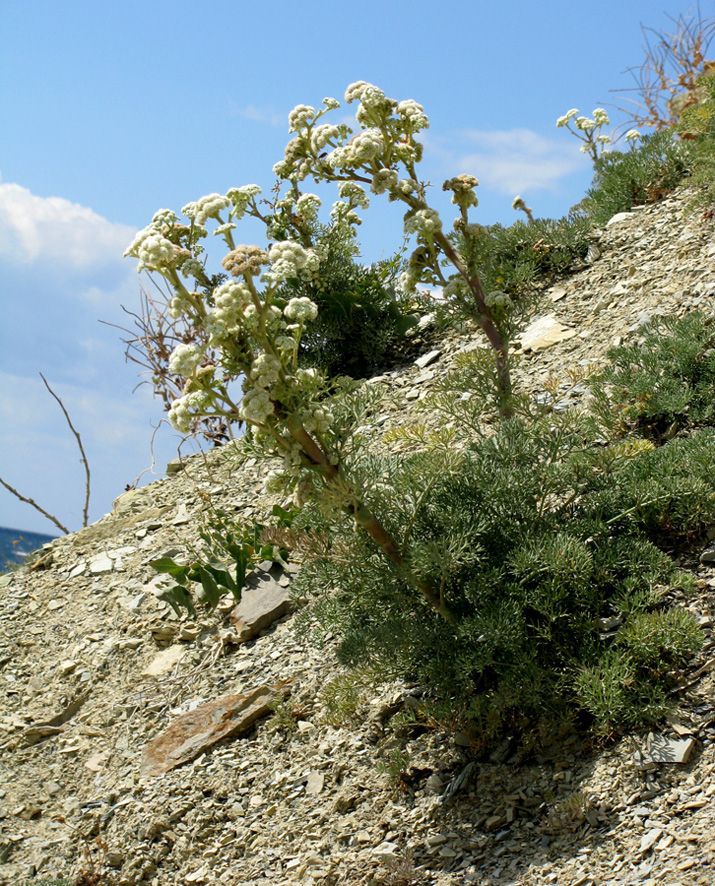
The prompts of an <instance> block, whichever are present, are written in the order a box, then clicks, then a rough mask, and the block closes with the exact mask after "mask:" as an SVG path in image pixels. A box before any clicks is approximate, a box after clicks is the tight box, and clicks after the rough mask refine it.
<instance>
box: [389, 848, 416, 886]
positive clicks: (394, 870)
mask: <svg viewBox="0 0 715 886" xmlns="http://www.w3.org/2000/svg"><path fill="white" fill-rule="evenodd" d="M385 869H386V872H387V878H386V879H385V880H384V881H383V882H384V883H385V884H386V886H412V884H415V883H418V882H419V880H418V873H417V871H416V869H415V859H414V856H413V854H412V852H410V851H409V850H408V851H407V852H406V853H405V854H404V856H402V858H393V859H390V860H388V861H386V862H385Z"/></svg>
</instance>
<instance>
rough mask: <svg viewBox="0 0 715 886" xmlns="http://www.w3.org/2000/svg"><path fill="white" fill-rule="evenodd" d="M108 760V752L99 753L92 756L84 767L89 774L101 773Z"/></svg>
mask: <svg viewBox="0 0 715 886" xmlns="http://www.w3.org/2000/svg"><path fill="white" fill-rule="evenodd" d="M108 759H109V751H101V752H100V753H99V754H92V756H91V757H90V758H89V760H87V762H86V763H85V764H84V765H85V768H87V769H89V771H90V772H101V771H102V769H103V768H104V764H105V763H106V762H107V760H108Z"/></svg>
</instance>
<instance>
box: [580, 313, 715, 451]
mask: <svg viewBox="0 0 715 886" xmlns="http://www.w3.org/2000/svg"><path fill="white" fill-rule="evenodd" d="M608 358H609V363H608V364H607V365H606V366H605V368H604V369H603V371H602V372H601V373H600V375H599V377H598V378H597V379H594V380H593V382H592V391H593V394H594V398H595V403H594V408H595V410H596V411H597V413H598V414H599V415H600V416H601V418H602V419H603V420H604V421H606V422H607V423H608V424H609V426H610V428H611V430H612V432H614V433H617V434H623V433H627V432H635V433H638V434H641V435H643V436H645V437H648V438H651V439H654V440H656V441H657V440H661V439H662V438H663V437H664V436H666V435H668V434H671V435H672V434H674V433H675V431H677V430H678V429H680V428H685V427H697V426H700V425H712V424H713V423H715V327H714V326H713V325H712V318H711V317H707V316H705V315H704V314H702V313H699V312H693V313H690V314H687V315H686V316H685V317H683V318H682V319H680V320H678V319H675V318H661V319H656V320H654V321H653V323H652V324H651V325H650V327H649V328H648V329H647V330H645V331H644V336H643V341H642V342H641V343H639V344H629V345H621V346H620V347H617V348H612V349H611V350H610V351H609V352H608ZM674 423H675V426H674Z"/></svg>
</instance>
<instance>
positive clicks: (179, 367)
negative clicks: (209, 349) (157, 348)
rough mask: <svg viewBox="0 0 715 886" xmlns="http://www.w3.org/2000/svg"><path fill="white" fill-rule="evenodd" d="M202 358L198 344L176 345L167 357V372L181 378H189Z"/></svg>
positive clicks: (202, 354)
mask: <svg viewBox="0 0 715 886" xmlns="http://www.w3.org/2000/svg"><path fill="white" fill-rule="evenodd" d="M203 359H204V352H203V350H202V349H201V348H200V347H198V345H184V344H181V345H177V346H176V347H175V348H174V350H173V351H172V352H171V356H170V357H169V372H171V373H173V374H174V375H180V376H182V378H191V376H192V375H193V374H194V373H195V372H196V370H197V369H198V368H199V366H200V365H201V363H202V361H203Z"/></svg>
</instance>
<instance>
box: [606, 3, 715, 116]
mask: <svg viewBox="0 0 715 886" xmlns="http://www.w3.org/2000/svg"><path fill="white" fill-rule="evenodd" d="M668 18H669V19H670V21H671V22H672V23H673V25H674V30H673V32H672V33H670V32H669V31H656V30H655V29H653V28H647V27H645V26H644V25H641V33H642V34H643V39H644V46H643V51H644V54H645V61H644V62H643V64H642V65H641V66H640V67H633V68H628V69H627V71H626V72H627V73H628V74H630V75H631V76H632V78H633V80H634V81H635V86H633V87H631V88H630V89H614V90H611V91H612V92H621V93H623V92H635V93H637V94H638V96H639V99H640V100H635V99H630V98H629V99H626V101H627V102H628V103H629V104H631V105H635V109H634V108H633V107H631V108H624V107H622V106H617V107H618V110H619V111H624V112H626V113H627V114H628V115H629V121H630V123H634V124H635V125H636V126H638V127H645V126H648V127H653V128H654V129H656V130H661V129H665V128H670V127H672V126H674V125H675V124H676V123H678V121H679V120H680V117H681V115H682V113H683V111H684V110H685V109H686V108H687V107H689V106H690V105H692V104H695V103H696V101H697V89H698V83H697V81H698V77H700V75H701V74H703V73H705V72H706V71H708V70H710V69H711V68H712V67H713V66H714V63H713V61H708V60H707V53H708V49H709V47H710V44H711V42H712V40H713V38H715V18H709V19H703V17H702V15H701V12H700V4H699V3H698V4H697V5H696V7H695V11H693V9H691V10H690V11H689V12H688V13H686V14H685V15H679V16H678V17H677V18H673V17H672V16H668ZM625 125H630V124H625Z"/></svg>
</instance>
